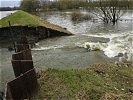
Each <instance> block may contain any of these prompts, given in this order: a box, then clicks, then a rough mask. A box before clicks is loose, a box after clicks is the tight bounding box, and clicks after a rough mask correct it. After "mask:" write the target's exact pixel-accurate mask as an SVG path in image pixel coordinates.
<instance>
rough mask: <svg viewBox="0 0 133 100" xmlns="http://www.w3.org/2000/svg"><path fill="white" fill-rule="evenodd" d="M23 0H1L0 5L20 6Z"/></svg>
mask: <svg viewBox="0 0 133 100" xmlns="http://www.w3.org/2000/svg"><path fill="white" fill-rule="evenodd" d="M20 1H21V0H0V7H13V6H19V5H20Z"/></svg>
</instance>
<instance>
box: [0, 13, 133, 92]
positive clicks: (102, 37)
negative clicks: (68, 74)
mask: <svg viewBox="0 0 133 100" xmlns="http://www.w3.org/2000/svg"><path fill="white" fill-rule="evenodd" d="M82 13H83V14H89V13H88V12H82ZM39 16H40V17H42V18H43V19H45V20H47V21H49V22H51V23H53V24H56V25H59V26H61V27H65V28H67V29H68V30H69V31H70V32H72V33H74V35H73V36H62V37H55V38H49V39H46V40H43V41H41V42H39V43H37V44H36V45H37V47H36V48H32V55H33V60H34V66H35V68H36V69H37V70H40V69H45V68H82V67H88V66H89V65H90V64H94V63H106V62H107V63H114V62H115V61H116V60H118V57H117V55H118V54H119V53H125V52H127V53H128V54H129V55H130V56H132V54H133V51H132V50H133V49H132V48H133V11H128V12H127V13H126V14H125V15H124V16H123V17H122V18H121V20H120V21H119V22H118V23H117V24H116V25H115V26H113V25H112V24H104V23H103V22H102V21H100V20H98V19H97V18H94V19H92V20H89V21H87V20H86V21H81V22H78V23H75V22H73V21H71V12H47V13H40V14H39ZM88 45H89V46H90V47H91V49H94V48H98V49H100V51H91V52H89V51H88V50H87V46H88ZM12 53H13V52H8V51H7V49H6V48H3V49H1V58H0V61H1V66H0V69H1V76H2V80H0V81H1V83H2V85H1V87H0V89H2V90H4V87H5V83H6V82H8V81H10V80H12V79H13V78H14V74H13V70H12V66H11V55H12Z"/></svg>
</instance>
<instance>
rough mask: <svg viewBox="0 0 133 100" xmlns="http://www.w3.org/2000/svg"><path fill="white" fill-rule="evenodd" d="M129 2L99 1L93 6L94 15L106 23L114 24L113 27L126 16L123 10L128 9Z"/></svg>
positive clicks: (118, 0)
mask: <svg viewBox="0 0 133 100" xmlns="http://www.w3.org/2000/svg"><path fill="white" fill-rule="evenodd" d="M129 2H130V1H127V0H126V2H125V0H99V1H97V3H96V4H95V6H94V5H93V4H92V8H93V11H92V13H93V14H94V15H96V16H97V17H98V18H99V19H101V20H103V21H104V22H105V23H109V22H112V23H113V25H115V23H116V22H117V21H118V20H119V19H120V18H121V16H122V15H123V14H124V12H123V9H127V7H128V6H129Z"/></svg>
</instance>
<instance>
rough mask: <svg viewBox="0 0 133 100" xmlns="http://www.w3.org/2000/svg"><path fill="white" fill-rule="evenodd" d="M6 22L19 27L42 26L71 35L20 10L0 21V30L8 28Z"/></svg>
mask: <svg viewBox="0 0 133 100" xmlns="http://www.w3.org/2000/svg"><path fill="white" fill-rule="evenodd" d="M8 21H10V22H11V25H12V26H18V25H21V26H25V25H28V26H44V27H46V28H50V29H53V30H57V31H60V32H65V33H68V34H71V33H70V32H68V31H67V30H65V29H63V28H61V27H60V26H57V25H53V24H51V23H49V22H47V21H42V20H40V18H39V17H37V16H34V15H31V14H29V13H27V12H24V11H21V10H18V11H17V12H15V13H13V14H11V15H9V16H7V17H4V18H3V19H1V20H0V28H1V27H8V26H9V25H8Z"/></svg>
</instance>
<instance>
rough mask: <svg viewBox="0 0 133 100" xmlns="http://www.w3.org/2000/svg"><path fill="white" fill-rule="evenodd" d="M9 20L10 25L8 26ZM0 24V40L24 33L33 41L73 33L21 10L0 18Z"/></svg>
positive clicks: (16, 36) (17, 36)
mask: <svg viewBox="0 0 133 100" xmlns="http://www.w3.org/2000/svg"><path fill="white" fill-rule="evenodd" d="M9 21H10V23H11V27H9ZM0 25H1V26H0V31H1V34H0V40H1V41H2V42H3V40H8V39H10V40H11V39H12V38H14V40H16V39H17V38H19V37H20V36H21V35H26V36H28V37H29V38H31V39H34V40H35V42H36V41H40V40H42V39H45V38H51V37H56V36H69V35H73V34H72V33H71V32H69V31H68V30H67V29H65V28H62V27H60V26H58V25H54V24H51V23H49V22H47V21H45V20H43V19H41V18H39V17H37V16H34V15H31V14H29V13H27V12H24V11H21V10H18V11H16V12H15V13H13V14H10V15H9V16H7V17H4V18H2V19H1V20H0ZM11 37H12V38H11ZM6 42H7V41H6Z"/></svg>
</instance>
